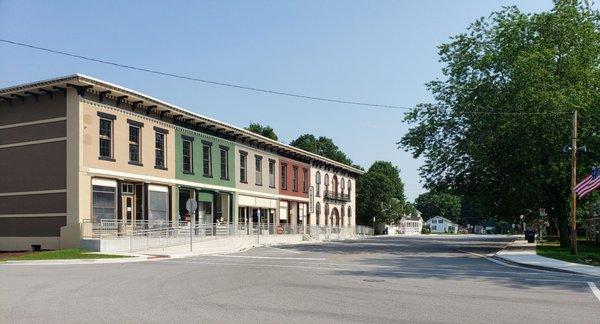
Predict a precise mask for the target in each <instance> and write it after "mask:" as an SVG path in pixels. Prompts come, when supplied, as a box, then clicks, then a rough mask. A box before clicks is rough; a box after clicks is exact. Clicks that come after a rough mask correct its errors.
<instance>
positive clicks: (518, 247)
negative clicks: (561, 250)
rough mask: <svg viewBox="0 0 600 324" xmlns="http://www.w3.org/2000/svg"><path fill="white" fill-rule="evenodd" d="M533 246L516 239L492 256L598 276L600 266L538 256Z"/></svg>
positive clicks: (522, 263)
mask: <svg viewBox="0 0 600 324" xmlns="http://www.w3.org/2000/svg"><path fill="white" fill-rule="evenodd" d="M535 246H536V244H535V243H527V241H525V240H517V241H514V242H513V243H511V244H509V245H508V246H507V247H506V248H505V249H503V250H501V251H500V252H498V253H496V254H495V255H494V257H496V258H499V259H502V260H504V261H508V262H510V263H516V264H518V265H521V266H526V267H533V268H538V269H545V270H553V271H564V272H571V273H578V274H584V275H589V276H599V277H600V267H595V266H590V265H585V264H579V263H571V262H566V261H561V260H557V259H551V258H546V257H543V256H539V255H537V253H536V252H535Z"/></svg>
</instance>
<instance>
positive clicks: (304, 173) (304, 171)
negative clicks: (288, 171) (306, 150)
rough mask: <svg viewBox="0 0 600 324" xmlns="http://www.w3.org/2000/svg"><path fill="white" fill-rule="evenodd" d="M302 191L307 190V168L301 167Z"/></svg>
mask: <svg viewBox="0 0 600 324" xmlns="http://www.w3.org/2000/svg"><path fill="white" fill-rule="evenodd" d="M302 192H308V169H305V168H302Z"/></svg>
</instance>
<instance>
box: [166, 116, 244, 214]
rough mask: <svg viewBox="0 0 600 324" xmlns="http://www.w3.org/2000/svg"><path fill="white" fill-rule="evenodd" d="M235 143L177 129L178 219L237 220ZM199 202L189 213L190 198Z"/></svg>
mask: <svg viewBox="0 0 600 324" xmlns="http://www.w3.org/2000/svg"><path fill="white" fill-rule="evenodd" d="M234 147H235V146H234V144H233V142H231V141H228V140H226V139H223V138H219V137H216V136H212V135H209V134H205V133H200V132H196V131H192V130H189V129H184V128H179V127H178V128H176V132H175V176H176V179H179V180H184V181H185V183H184V184H180V185H178V186H177V197H178V199H177V204H176V205H177V207H176V208H177V213H178V214H177V215H178V220H180V221H186V220H190V219H194V221H195V222H203V223H221V222H223V223H227V222H236V221H237V215H236V208H234V206H235V199H236V197H235V193H234V191H233V190H232V188H234V187H235V182H234V180H235V176H234V167H235V162H234ZM190 198H193V199H194V200H196V201H197V202H198V208H197V211H196V213H195V215H188V212H187V210H186V206H185V204H186V202H187V200H188V199H190Z"/></svg>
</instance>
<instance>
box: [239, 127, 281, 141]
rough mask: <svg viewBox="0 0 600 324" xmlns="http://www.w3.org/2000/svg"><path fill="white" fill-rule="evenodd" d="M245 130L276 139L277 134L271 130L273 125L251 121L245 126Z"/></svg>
mask: <svg viewBox="0 0 600 324" xmlns="http://www.w3.org/2000/svg"><path fill="white" fill-rule="evenodd" d="M245 130H247V131H251V132H252V133H255V134H258V135H262V136H264V137H266V138H270V139H272V140H274V141H277V140H278V138H277V134H275V131H274V130H273V127H271V126H263V125H261V124H259V123H251V124H250V125H248V127H246V128H245Z"/></svg>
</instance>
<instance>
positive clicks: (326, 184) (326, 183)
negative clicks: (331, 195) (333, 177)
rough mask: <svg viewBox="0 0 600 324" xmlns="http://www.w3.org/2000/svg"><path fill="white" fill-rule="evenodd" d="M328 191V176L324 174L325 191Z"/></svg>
mask: <svg viewBox="0 0 600 324" xmlns="http://www.w3.org/2000/svg"><path fill="white" fill-rule="evenodd" d="M328 190H329V174H327V173H325V191H328Z"/></svg>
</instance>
